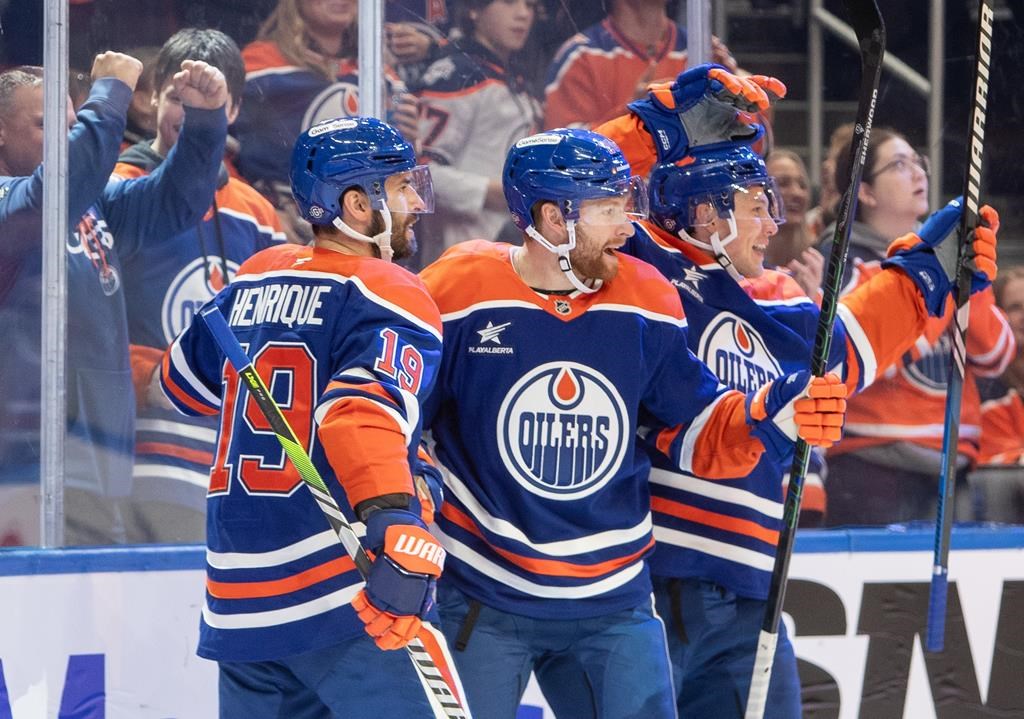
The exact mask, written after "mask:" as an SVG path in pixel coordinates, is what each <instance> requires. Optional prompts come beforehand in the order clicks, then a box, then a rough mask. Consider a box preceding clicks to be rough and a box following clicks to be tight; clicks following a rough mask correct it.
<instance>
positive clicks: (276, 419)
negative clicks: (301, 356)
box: [200, 305, 468, 719]
mask: <svg viewBox="0 0 1024 719" xmlns="http://www.w3.org/2000/svg"><path fill="white" fill-rule="evenodd" d="M200 314H201V315H202V317H203V320H204V321H205V322H206V326H207V327H208V328H209V330H210V334H211V335H213V339H214V340H215V341H216V342H217V344H218V345H219V346H220V349H221V351H222V352H223V353H224V354H225V355H227V358H228V360H229V361H230V362H231V364H232V366H233V367H234V368H235V371H236V372H238V376H239V377H240V378H241V379H242V383H243V384H244V385H245V388H246V389H247V390H249V394H250V395H251V396H252V398H253V399H254V400H255V401H256V405H257V406H258V407H259V409H260V411H261V412H262V413H263V416H264V417H266V418H267V422H269V423H270V427H271V429H273V431H274V434H276V435H277V439H278V441H280V442H281V446H282V447H283V448H284V451H285V454H287V455H288V459H290V460H291V461H292V464H294V465H295V469H297V470H298V472H299V476H300V477H301V478H302V481H303V482H305V483H306V486H307V487H308V488H309V491H310V492H312V494H313V498H314V499H316V503H317V504H318V505H319V506H320V509H321V511H323V513H324V515H326V517H327V521H328V522H329V523H330V525H331V529H333V530H334V531H335V533H336V534H337V535H338V539H340V540H341V543H342V544H343V545H344V546H345V550H346V551H347V552H348V554H349V556H350V557H351V558H352V560H353V561H354V562H355V565H356V569H358V570H359V573H360V574H361V575H362V576H363V578H364V579H365V578H366V576H367V575H368V574H369V572H370V564H371V563H370V558H369V557H368V556H366V551H365V550H364V549H363V545H362V544H361V543H360V542H359V537H358V536H356V533H355V530H354V529H353V528H352V525H351V524H349V523H348V520H347V519H345V515H344V514H342V512H341V508H340V507H339V506H338V503H337V502H335V501H334V497H333V496H331V492H330V490H329V489H328V488H327V485H326V484H325V483H324V480H323V478H322V477H321V476H320V473H319V472H318V471H317V469H316V467H314V466H313V461H312V460H311V459H310V458H309V454H307V453H306V450H304V449H303V448H302V443H301V442H300V441H299V439H298V437H296V436H295V432H294V431H293V430H292V428H291V426H289V424H288V420H286V419H285V417H284V415H283V414H282V413H281V408H280V407H278V406H277V403H276V402H275V401H274V398H273V397H272V396H271V394H270V390H269V389H267V385H266V384H264V383H263V379H262V378H261V377H260V376H259V374H258V373H257V372H256V368H255V367H253V365H252V361H251V360H250V359H249V357H248V356H247V355H246V354H245V350H244V349H242V345H240V344H239V343H238V339H237V338H236V337H235V335H234V333H233V332H232V331H231V328H230V327H228V323H227V321H226V320H225V319H224V315H223V314H221V311H220V309H218V308H217V306H216V305H210V306H208V307H207V308H206V309H204V310H202V312H201V313H200ZM406 649H407V650H408V652H409V657H410V658H411V659H412V663H413V666H415V667H416V671H417V672H418V673H419V675H420V679H421V681H422V683H423V684H424V685H425V686H426V687H427V688H428V689H429V690H430V696H431V697H432V699H433V700H434V701H436V702H437V704H439V705H440V706H441V709H442V710H443V711H444V716H445V717H447V718H448V719H468V715H467V713H466V711H465V710H464V709H463V708H462V704H461V702H460V701H459V698H458V695H456V694H455V692H454V691H452V688H451V687H449V686H448V682H447V681H445V678H444V676H443V675H442V674H441V671H440V670H439V669H438V668H437V665H436V664H435V663H434V659H433V658H432V657H431V656H430V654H429V653H428V652H427V650H426V648H425V647H424V646H423V642H421V641H420V640H419V639H413V640H412V641H411V642H409V644H408V645H406Z"/></svg>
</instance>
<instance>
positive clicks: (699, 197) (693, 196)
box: [650, 145, 784, 232]
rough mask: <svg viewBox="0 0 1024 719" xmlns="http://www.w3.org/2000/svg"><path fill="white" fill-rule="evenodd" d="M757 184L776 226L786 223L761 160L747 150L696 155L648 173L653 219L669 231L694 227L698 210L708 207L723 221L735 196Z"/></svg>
mask: <svg viewBox="0 0 1024 719" xmlns="http://www.w3.org/2000/svg"><path fill="white" fill-rule="evenodd" d="M754 185H760V186H761V187H763V188H764V191H765V196H766V197H767V199H768V211H769V214H770V215H771V218H772V220H774V221H775V223H776V224H781V223H782V222H783V221H784V215H783V206H782V203H781V202H780V199H781V196H780V194H779V191H778V188H777V187H776V185H775V180H774V179H773V178H772V177H771V176H769V174H768V169H767V168H766V167H765V164H764V160H763V159H761V156H760V155H758V154H757V153H756V152H754V151H753V150H752V149H750V148H749V147H746V146H741V145H733V146H731V147H725V148H716V149H712V150H709V151H705V152H695V153H694V154H692V155H690V156H689V157H687V158H686V159H685V160H683V161H682V162H680V163H671V162H666V163H662V164H660V165H658V166H657V167H655V168H654V170H652V171H651V178H650V199H651V219H652V220H654V221H655V222H656V223H657V224H658V225H660V226H661V227H663V228H664V229H666V230H668V231H670V232H678V231H679V230H686V229H687V228H690V227H694V226H695V225H697V208H698V207H699V206H700V205H702V204H707V203H711V204H712V205H713V206H714V208H715V210H716V211H717V212H718V214H719V215H720V216H722V217H727V216H728V214H729V213H730V212H731V211H734V210H735V207H736V203H735V196H736V193H737V192H743V191H745V190H746V189H747V188H749V187H751V186H754Z"/></svg>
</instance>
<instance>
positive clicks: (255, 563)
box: [206, 522, 366, 569]
mask: <svg viewBox="0 0 1024 719" xmlns="http://www.w3.org/2000/svg"><path fill="white" fill-rule="evenodd" d="M352 528H353V529H355V530H356V534H357V535H358V536H360V537H362V536H365V535H366V525H364V524H363V523H362V522H352ZM338 542H339V540H338V535H337V534H335V533H334V532H333V531H331V530H330V529H325V530H324V531H322V532H320V533H318V534H314V535H313V536H312V537H306V538H305V539H303V540H301V541H299V542H296V543H295V544H289V545H288V546H287V547H281V548H279V549H272V550H271V551H269V552H214V551H213V550H210V549H208V550H206V563H207V564H209V565H210V566H211V567H213V568H215V569H263V568H266V567H277V566H280V565H282V564H287V563H288V562H294V561H295V560H297V559H302V558H303V557H307V556H309V555H310V554H313V553H315V552H319V551H320V550H321V549H326V548H327V547H330V546H332V545H335V544H338Z"/></svg>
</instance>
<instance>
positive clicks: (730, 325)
mask: <svg viewBox="0 0 1024 719" xmlns="http://www.w3.org/2000/svg"><path fill="white" fill-rule="evenodd" d="M697 356H698V357H699V358H700V359H701V360H702V361H703V362H704V364H706V365H707V366H708V367H710V368H711V371H712V372H714V373H715V376H716V377H718V380H719V381H720V382H721V383H722V384H724V385H726V386H727V387H730V388H732V389H736V390H739V391H740V392H744V393H747V392H752V391H754V390H756V389H758V388H759V387H761V386H763V385H764V384H766V383H767V382H769V381H771V380H773V379H775V378H776V377H779V376H781V375H782V368H781V367H779V363H778V362H777V361H776V360H775V358H774V357H773V356H772V354H771V352H769V351H768V347H767V346H766V345H765V342H764V339H763V338H762V337H761V335H760V334H759V333H758V332H757V330H755V329H754V328H753V327H751V326H750V325H749V324H748V323H747V322H744V321H743V320H742V319H740V318H739V317H737V316H736V315H734V314H733V313H732V312H722V313H720V314H718V315H717V316H716V317H715V319H714V320H713V321H712V322H711V323H710V324H709V325H708V327H707V329H706V330H704V334H703V335H701V338H700V345H699V346H698V349H697Z"/></svg>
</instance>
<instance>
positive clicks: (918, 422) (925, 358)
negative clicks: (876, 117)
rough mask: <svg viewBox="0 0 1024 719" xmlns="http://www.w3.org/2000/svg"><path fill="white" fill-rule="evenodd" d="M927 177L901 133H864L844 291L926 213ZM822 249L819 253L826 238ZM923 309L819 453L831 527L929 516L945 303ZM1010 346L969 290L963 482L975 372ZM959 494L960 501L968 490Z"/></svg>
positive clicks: (989, 302)
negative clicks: (918, 327)
mask: <svg viewBox="0 0 1024 719" xmlns="http://www.w3.org/2000/svg"><path fill="white" fill-rule="evenodd" d="M849 167H850V165H849V154H848V153H843V154H840V156H839V160H838V164H837V167H836V182H837V187H838V188H839V190H840V191H841V192H842V191H845V190H846V186H847V185H848V184H849V178H848V174H849ZM928 182H929V176H928V162H927V159H926V158H924V157H922V156H921V155H919V154H918V153H917V152H916V151H915V150H914V148H913V147H911V146H910V144H909V143H908V142H907V140H906V139H905V138H904V137H903V136H902V135H900V134H899V133H897V132H895V131H893V130H888V129H885V128H875V129H873V130H872V131H871V145H870V146H869V148H868V153H867V159H866V161H865V164H864V174H863V177H862V180H861V184H860V188H859V189H858V204H857V216H856V220H857V221H856V222H855V223H854V225H853V231H852V232H851V234H850V253H849V255H850V259H851V261H850V262H849V264H848V266H847V267H848V274H847V277H846V279H847V284H846V288H845V290H844V291H846V292H850V291H852V290H854V289H855V288H856V287H858V286H859V285H860V284H862V283H864V282H866V281H868V280H869V279H870V278H871V277H872V276H873V275H874V274H876V273H877V272H878V271H879V268H880V263H882V262H883V261H884V260H885V252H886V249H885V248H886V246H887V245H888V244H889V243H890V242H892V241H893V240H894V239H896V238H897V237H899V236H901V235H903V234H905V233H907V232H913V231H915V229H916V228H917V226H918V224H917V223H918V218H919V217H921V216H922V215H924V214H925V213H927V211H928ZM981 215H982V218H983V222H984V221H987V222H988V223H989V224H991V225H992V226H993V228H995V227H997V226H998V217H997V216H995V213H994V211H992V210H991V208H989V210H983V212H982V213H981ZM826 234H827V231H826ZM952 244H954V243H951V245H952ZM824 249H825V251H826V252H827V251H828V249H827V246H826V248H824ZM932 309H933V313H934V314H938V315H940V316H939V317H935V318H933V319H931V320H929V321H928V323H927V324H926V326H925V327H924V328H923V331H922V332H919V333H917V334H916V335H915V336H914V338H913V339H914V343H913V346H911V347H907V348H906V350H905V351H904V353H903V356H902V358H901V359H900V361H899V362H898V363H896V364H895V365H894V366H893V367H891V368H889V369H888V370H887V371H886V372H885V373H884V374H883V375H882V376H881V377H880V378H879V379H878V381H877V382H876V383H875V386H873V387H871V388H870V389H868V390H867V391H865V392H864V393H862V394H861V395H860V396H858V397H857V398H856V399H855V400H853V401H852V402H851V404H850V414H849V416H848V418H847V421H848V424H847V430H848V432H847V436H846V440H845V441H844V442H843V443H842V446H838V447H835V448H833V449H832V450H830V451H829V453H828V462H829V471H830V474H829V497H828V513H827V519H826V521H827V523H828V524H830V525H843V524H888V523H891V522H904V521H910V520H915V519H930V518H932V517H934V516H935V504H936V502H937V499H938V489H937V482H938V477H939V475H940V463H941V462H940V459H941V448H942V438H943V437H942V435H943V418H944V412H945V406H946V381H947V379H948V377H949V372H950V356H951V355H950V346H949V342H948V339H947V334H946V327H947V326H948V325H949V324H950V322H951V321H952V317H953V308H952V305H951V303H946V304H945V306H944V305H943V303H941V302H940V303H938V304H937V305H936V306H935V307H933V308H932ZM889 311H890V312H892V311H893V309H892V308H889ZM1015 344H1016V343H1015V342H1014V338H1013V332H1012V331H1011V329H1010V326H1009V324H1008V323H1007V322H1006V318H1005V317H1004V316H1003V314H1002V313H1000V312H999V310H998V309H996V307H995V296H994V295H993V293H992V290H991V288H986V289H983V290H981V291H979V292H976V293H974V294H973V295H972V296H971V305H970V331H969V332H968V334H967V371H966V376H965V379H964V388H963V399H962V406H961V424H960V436H959V445H958V447H957V451H958V453H957V459H956V461H957V477H958V480H957V481H958V483H963V482H964V481H965V477H966V474H967V471H968V469H969V468H970V467H971V465H973V464H974V462H975V461H976V460H977V457H978V442H979V437H980V432H981V401H980V398H979V396H978V388H977V384H976V381H975V378H977V377H997V376H999V375H1000V374H1001V373H1002V372H1003V370H1004V369H1005V368H1006V366H1007V364H1008V363H1009V362H1010V361H1011V360H1012V359H1013V357H1014V354H1015ZM960 497H961V498H963V499H966V498H967V492H961V493H960Z"/></svg>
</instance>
